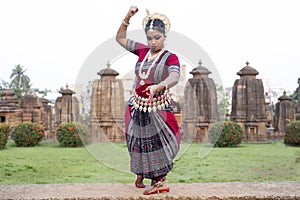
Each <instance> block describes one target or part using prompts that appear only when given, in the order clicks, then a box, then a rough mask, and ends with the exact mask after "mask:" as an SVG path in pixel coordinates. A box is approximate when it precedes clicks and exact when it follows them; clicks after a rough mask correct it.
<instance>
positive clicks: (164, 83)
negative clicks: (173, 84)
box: [161, 81, 168, 90]
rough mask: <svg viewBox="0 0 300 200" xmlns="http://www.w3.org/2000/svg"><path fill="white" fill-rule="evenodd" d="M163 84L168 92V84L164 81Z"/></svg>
mask: <svg viewBox="0 0 300 200" xmlns="http://www.w3.org/2000/svg"><path fill="white" fill-rule="evenodd" d="M161 84H162V85H163V86H164V87H165V89H166V90H167V89H168V84H167V82H166V81H162V82H161Z"/></svg>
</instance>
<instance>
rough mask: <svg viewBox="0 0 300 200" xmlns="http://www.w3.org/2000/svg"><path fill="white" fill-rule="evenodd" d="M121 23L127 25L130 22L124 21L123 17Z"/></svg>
mask: <svg viewBox="0 0 300 200" xmlns="http://www.w3.org/2000/svg"><path fill="white" fill-rule="evenodd" d="M122 24H124V25H125V26H129V24H130V23H129V22H128V23H127V22H125V19H123V20H122Z"/></svg>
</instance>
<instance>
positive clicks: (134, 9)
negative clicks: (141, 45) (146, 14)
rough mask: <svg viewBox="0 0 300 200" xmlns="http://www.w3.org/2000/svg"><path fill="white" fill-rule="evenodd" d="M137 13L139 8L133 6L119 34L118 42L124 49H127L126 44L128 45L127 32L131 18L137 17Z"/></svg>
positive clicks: (117, 36)
mask: <svg viewBox="0 0 300 200" xmlns="http://www.w3.org/2000/svg"><path fill="white" fill-rule="evenodd" d="M137 12H138V8H137V7H135V6H131V7H130V9H129V11H128V13H127V15H126V16H125V18H124V19H123V21H122V24H121V25H120V27H119V30H118V32H117V35H116V40H117V42H118V43H119V44H120V45H121V46H123V47H124V48H126V43H127V38H126V32H127V27H128V25H129V21H130V18H131V17H132V16H133V15H135V14H136V13H137Z"/></svg>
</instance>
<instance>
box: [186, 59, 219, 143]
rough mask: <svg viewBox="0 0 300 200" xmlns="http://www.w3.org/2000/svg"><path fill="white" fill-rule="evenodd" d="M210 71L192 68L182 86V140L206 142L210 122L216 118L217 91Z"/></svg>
mask: <svg viewBox="0 0 300 200" xmlns="http://www.w3.org/2000/svg"><path fill="white" fill-rule="evenodd" d="M210 73H211V72H210V71H209V70H208V69H207V68H205V67H203V66H202V62H201V61H200V62H199V66H197V67H196V68H194V69H193V70H192V71H191V72H190V74H192V75H193V78H190V79H188V81H187V83H186V86H185V88H184V103H183V108H182V126H183V140H185V141H193V142H207V141H208V135H207V134H208V129H209V126H210V124H211V123H213V122H215V121H216V120H218V106H217V92H216V85H215V82H214V80H213V79H211V78H209V77H208V75H209V74H210Z"/></svg>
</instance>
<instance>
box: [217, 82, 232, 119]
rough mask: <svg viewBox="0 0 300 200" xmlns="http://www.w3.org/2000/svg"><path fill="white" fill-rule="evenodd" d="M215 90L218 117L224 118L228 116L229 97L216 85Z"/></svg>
mask: <svg viewBox="0 0 300 200" xmlns="http://www.w3.org/2000/svg"><path fill="white" fill-rule="evenodd" d="M216 88H217V93H218V108H219V115H220V116H221V117H225V118H226V115H228V114H229V112H230V107H231V103H230V97H229V95H228V93H227V92H226V91H225V90H224V88H223V87H222V86H220V85H217V86H216Z"/></svg>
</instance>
